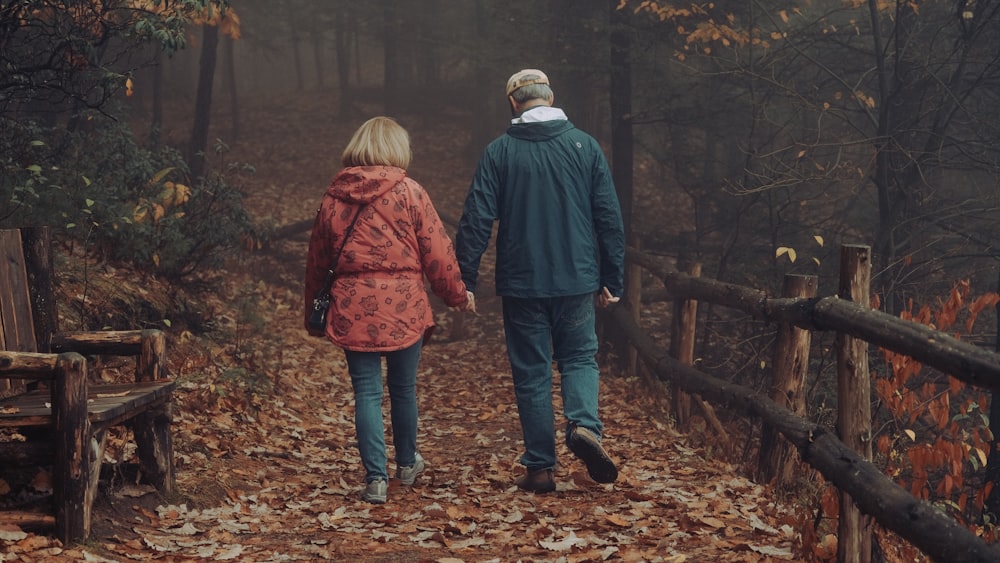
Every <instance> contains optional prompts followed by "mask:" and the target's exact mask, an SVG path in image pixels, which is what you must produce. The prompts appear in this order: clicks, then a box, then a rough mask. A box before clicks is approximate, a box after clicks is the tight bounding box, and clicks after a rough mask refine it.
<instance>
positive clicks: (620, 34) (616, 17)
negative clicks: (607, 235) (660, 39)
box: [610, 2, 634, 240]
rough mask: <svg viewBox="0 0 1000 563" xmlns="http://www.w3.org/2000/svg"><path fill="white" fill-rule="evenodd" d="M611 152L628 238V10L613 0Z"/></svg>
mask: <svg viewBox="0 0 1000 563" xmlns="http://www.w3.org/2000/svg"><path fill="white" fill-rule="evenodd" d="M610 5H611V28H612V31H611V155H612V166H611V168H612V175H613V178H614V182H615V189H616V190H617V191H618V203H619V204H620V205H621V208H622V220H623V221H624V223H625V240H630V239H631V233H632V192H633V189H632V183H633V170H632V165H633V158H634V153H633V142H634V141H633V139H632V117H631V114H632V67H631V63H630V61H629V57H630V51H631V47H632V45H631V40H630V38H629V32H628V29H627V27H626V23H627V15H626V14H627V12H626V11H624V10H618V9H616V7H617V3H615V2H611V3H610Z"/></svg>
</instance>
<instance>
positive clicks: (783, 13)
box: [778, 10, 788, 23]
mask: <svg viewBox="0 0 1000 563" xmlns="http://www.w3.org/2000/svg"><path fill="white" fill-rule="evenodd" d="M778 16H779V17H781V21H783V22H785V23H788V12H786V11H784V10H780V11H779V12H778Z"/></svg>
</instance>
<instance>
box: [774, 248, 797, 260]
mask: <svg viewBox="0 0 1000 563" xmlns="http://www.w3.org/2000/svg"><path fill="white" fill-rule="evenodd" d="M785 254H787V255H788V259H789V260H791V261H792V262H795V249H794V248H790V247H788V246H779V247H778V250H777V251H776V252H775V254H774V257H775V258H780V257H781V256H783V255H785Z"/></svg>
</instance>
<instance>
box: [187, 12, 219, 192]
mask: <svg viewBox="0 0 1000 563" xmlns="http://www.w3.org/2000/svg"><path fill="white" fill-rule="evenodd" d="M218 45H219V28H218V27H217V26H214V25H206V26H203V27H202V45H201V60H200V61H199V66H198V92H197V94H196V97H195V102H194V127H193V128H192V130H191V144H190V145H189V149H188V162H189V163H190V165H191V180H192V182H193V181H196V180H197V179H198V178H201V177H202V176H203V175H204V172H205V152H206V150H207V148H208V125H209V122H210V120H211V114H212V83H213V82H214V80H215V63H216V50H217V47H218Z"/></svg>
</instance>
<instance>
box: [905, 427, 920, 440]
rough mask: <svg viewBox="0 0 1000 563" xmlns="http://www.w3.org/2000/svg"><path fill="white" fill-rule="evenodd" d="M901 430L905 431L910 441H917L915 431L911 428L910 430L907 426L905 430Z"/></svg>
mask: <svg viewBox="0 0 1000 563" xmlns="http://www.w3.org/2000/svg"><path fill="white" fill-rule="evenodd" d="M903 432H904V433H905V434H906V435H907V436H909V437H910V440H912V441H914V442H916V441H917V433H916V432H914V431H913V430H910V429H909V428H907V429H906V430H903Z"/></svg>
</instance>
